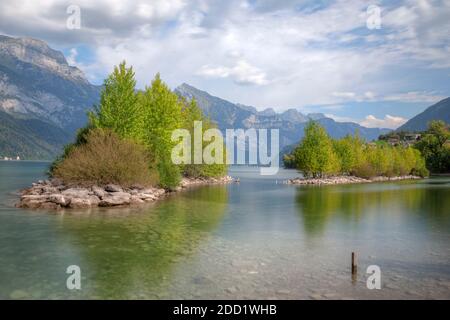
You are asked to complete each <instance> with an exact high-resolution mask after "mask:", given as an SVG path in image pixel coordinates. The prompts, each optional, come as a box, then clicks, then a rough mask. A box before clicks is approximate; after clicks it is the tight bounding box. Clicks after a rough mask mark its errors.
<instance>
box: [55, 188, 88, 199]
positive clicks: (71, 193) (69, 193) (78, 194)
mask: <svg viewBox="0 0 450 320" xmlns="http://www.w3.org/2000/svg"><path fill="white" fill-rule="evenodd" d="M61 194H62V195H63V196H66V197H71V198H87V197H88V196H89V190H88V189H85V188H70V189H67V190H64V191H63V192H61Z"/></svg>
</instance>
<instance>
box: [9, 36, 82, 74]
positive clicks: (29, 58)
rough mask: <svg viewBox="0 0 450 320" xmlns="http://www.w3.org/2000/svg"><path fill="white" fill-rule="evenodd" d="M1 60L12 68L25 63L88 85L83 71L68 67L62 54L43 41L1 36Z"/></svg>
mask: <svg viewBox="0 0 450 320" xmlns="http://www.w3.org/2000/svg"><path fill="white" fill-rule="evenodd" d="M0 59H1V60H3V61H8V62H9V66H10V67H11V68H16V67H20V64H24V63H25V64H28V65H32V66H35V67H38V68H41V69H44V70H46V71H48V72H51V73H54V74H57V75H59V76H60V77H63V78H65V79H67V80H70V81H75V82H81V83H88V81H87V80H86V77H85V75H84V73H83V72H82V71H81V70H79V69H78V68H76V67H72V66H69V65H68V63H67V60H66V58H65V57H64V55H63V53H62V52H60V51H57V50H54V49H52V48H50V47H49V46H48V44H47V43H45V42H44V41H42V40H38V39H34V38H12V37H7V36H0Z"/></svg>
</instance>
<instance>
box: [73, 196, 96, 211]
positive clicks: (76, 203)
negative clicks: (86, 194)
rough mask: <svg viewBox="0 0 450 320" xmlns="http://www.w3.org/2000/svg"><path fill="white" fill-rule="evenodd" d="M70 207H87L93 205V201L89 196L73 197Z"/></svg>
mask: <svg viewBox="0 0 450 320" xmlns="http://www.w3.org/2000/svg"><path fill="white" fill-rule="evenodd" d="M69 207H70V208H72V209H85V208H90V207H91V201H90V200H89V199H88V198H72V199H71V200H70V204H69Z"/></svg>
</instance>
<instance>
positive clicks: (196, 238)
mask: <svg viewBox="0 0 450 320" xmlns="http://www.w3.org/2000/svg"><path fill="white" fill-rule="evenodd" d="M47 166H48V163H39V162H1V161H0V298H3V299H10V298H29V299H81V298H86V299H103V298H106V299H177V298H180V299H216V298H217V299H219V298H220V299H242V298H244V299H246V298H251V299H268V298H270V299H276V298H278V299H418V298H426V299H450V246H449V244H450V179H449V178H432V179H426V180H420V181H403V182H387V183H374V184H364V185H340V186H322V187H318V186H292V185H285V184H281V182H282V181H283V180H285V179H287V178H289V177H293V176H296V175H297V174H296V172H295V171H290V170H289V171H288V170H281V171H280V173H279V174H278V175H277V176H269V177H267V176H266V177H263V176H259V174H258V171H257V169H255V168H232V169H231V170H230V174H231V175H232V176H234V177H239V178H240V181H241V182H240V184H231V185H226V186H207V187H198V188H194V189H190V190H188V191H184V192H181V193H178V194H176V195H173V196H170V197H169V198H167V199H165V200H162V201H159V202H157V203H152V204H149V205H146V206H144V207H136V208H115V209H95V210H83V211H65V212H59V213H55V212H45V211H32V210H23V209H16V208H14V202H15V201H17V199H18V194H17V190H19V189H21V188H23V187H26V186H29V185H30V184H31V183H32V182H33V181H35V180H37V179H40V178H44V177H45V171H46V168H47ZM352 251H355V252H356V253H357V257H358V274H357V277H356V278H353V279H352V276H351V274H350V257H351V252H352ZM69 265H78V266H79V267H80V268H81V275H82V280H81V286H82V288H81V290H73V291H71V290H68V289H67V288H66V279H67V277H68V274H66V268H67V267H68V266H69ZM369 265H377V266H379V267H380V269H381V286H382V288H381V289H380V290H369V289H367V287H366V279H367V277H368V276H369V275H368V274H366V268H367V267H368V266H369Z"/></svg>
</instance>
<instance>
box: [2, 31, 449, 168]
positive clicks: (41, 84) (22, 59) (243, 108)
mask: <svg viewBox="0 0 450 320" xmlns="http://www.w3.org/2000/svg"><path fill="white" fill-rule="evenodd" d="M100 91H101V86H96V85H93V84H91V83H89V81H88V80H87V79H86V77H85V75H84V74H83V72H82V71H81V70H80V69H78V68H76V67H73V66H70V65H69V64H68V63H67V60H66V58H65V57H64V55H63V54H62V53H61V52H59V51H56V50H53V49H52V48H50V47H49V46H48V45H47V44H46V43H45V42H44V41H41V40H37V39H32V38H11V37H7V36H1V35H0V158H1V157H4V156H7V157H16V156H20V157H21V158H22V159H48V160H50V159H53V158H54V157H55V156H56V155H58V153H60V152H61V150H62V147H63V146H64V144H66V143H68V142H70V141H71V140H72V139H73V137H74V135H75V132H76V130H77V129H78V128H80V127H82V126H84V125H85V124H86V121H87V116H86V114H87V111H88V110H89V109H90V108H92V106H93V105H94V104H95V103H98V101H99V96H100ZM174 91H175V92H176V93H177V94H178V95H179V96H181V97H186V98H195V99H196V100H197V102H198V104H199V106H200V108H201V109H202V110H203V112H204V113H205V114H206V115H207V116H209V117H210V119H211V120H212V121H214V122H216V123H217V125H218V127H219V128H220V129H221V130H225V129H227V128H234V129H237V128H242V129H249V128H256V129H260V128H264V129H279V130H280V147H281V148H291V146H292V145H293V144H296V143H297V142H298V141H299V140H300V139H301V137H302V136H303V129H304V127H305V125H306V123H307V122H308V121H310V120H315V121H318V122H319V123H320V124H321V125H322V126H324V127H325V129H326V130H327V132H328V133H329V134H330V135H331V136H332V137H334V138H339V137H342V136H344V135H346V134H354V133H355V132H359V134H360V136H361V137H363V138H365V139H366V140H373V139H376V138H378V136H379V135H380V134H384V133H387V132H388V131H389V129H379V128H365V127H362V126H360V125H359V124H356V123H352V122H336V121H334V120H333V119H331V118H328V117H326V116H325V115H323V114H321V113H311V114H302V113H301V112H299V111H298V110H297V109H288V110H286V111H284V112H281V113H277V112H276V111H275V110H274V109H272V108H268V109H265V110H263V111H258V110H257V109H256V108H254V107H251V106H247V105H243V104H239V103H232V102H229V101H227V100H224V99H221V98H218V97H215V96H213V95H210V94H209V93H207V92H205V91H201V90H199V89H197V88H195V87H193V86H191V85H189V84H186V83H183V84H182V85H180V86H178V87H177V88H176V89H175V90H174ZM448 105H449V99H446V100H443V102H442V103H440V104H439V103H438V104H436V105H434V106H432V107H430V108H433V110H431V111H430V112H431V113H432V114H431V115H430V114H429V112H428V109H427V110H426V111H425V112H424V113H422V114H421V115H418V116H417V117H415V118H417V119H415V118H413V119H411V120H410V121H409V122H411V123H412V127H413V128H422V127H423V126H420V124H421V123H423V122H424V121H425V120H426V121H428V120H429V119H433V118H436V117H438V118H442V119H444V120H446V121H447V122H449V108H448ZM409 122H408V123H406V124H405V125H404V126H407V125H409ZM425 125H426V124H425ZM407 128H408V127H407Z"/></svg>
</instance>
